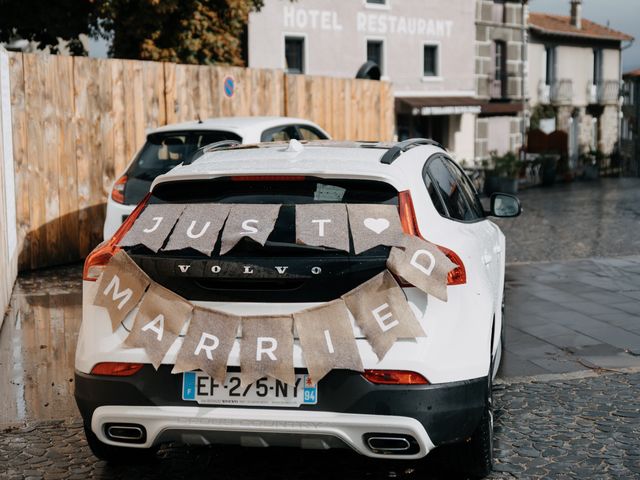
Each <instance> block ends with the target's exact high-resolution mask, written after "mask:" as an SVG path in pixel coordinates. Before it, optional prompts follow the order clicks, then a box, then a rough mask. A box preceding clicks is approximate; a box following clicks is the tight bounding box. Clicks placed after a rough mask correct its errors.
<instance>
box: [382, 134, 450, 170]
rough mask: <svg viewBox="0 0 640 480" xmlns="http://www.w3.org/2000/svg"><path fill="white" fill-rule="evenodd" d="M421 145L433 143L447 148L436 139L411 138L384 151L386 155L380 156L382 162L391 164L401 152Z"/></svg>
mask: <svg viewBox="0 0 640 480" xmlns="http://www.w3.org/2000/svg"><path fill="white" fill-rule="evenodd" d="M419 145H433V146H435V147H439V148H442V149H443V150H445V148H444V147H443V146H442V145H441V144H440V143H438V142H436V141H435V140H430V139H428V138H410V139H408V140H404V141H402V142H398V143H396V144H395V145H394V146H393V147H391V148H390V149H389V150H387V151H386V152H384V155H382V157H380V163H384V164H386V165H391V164H392V163H393V162H394V161H395V160H396V158H398V156H399V155H400V154H401V153H404V152H406V151H407V150H410V149H411V148H413V147H417V146H419Z"/></svg>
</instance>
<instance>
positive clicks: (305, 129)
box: [298, 125, 327, 140]
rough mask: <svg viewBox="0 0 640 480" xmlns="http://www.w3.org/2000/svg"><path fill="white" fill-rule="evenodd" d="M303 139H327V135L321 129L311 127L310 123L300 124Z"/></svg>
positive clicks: (299, 128)
mask: <svg viewBox="0 0 640 480" xmlns="http://www.w3.org/2000/svg"><path fill="white" fill-rule="evenodd" d="M298 130H299V131H300V137H302V138H301V140H326V139H327V137H326V136H325V135H323V134H322V133H321V132H320V131H319V130H317V129H315V128H313V127H310V126H308V125H299V126H298Z"/></svg>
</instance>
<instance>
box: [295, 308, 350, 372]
mask: <svg viewBox="0 0 640 480" xmlns="http://www.w3.org/2000/svg"><path fill="white" fill-rule="evenodd" d="M293 319H294V321H295V326H296V331H297V332H298V337H299V339H300V344H301V346H302V353H303V355H304V361H305V363H306V364H307V369H308V370H309V375H310V376H311V379H312V380H313V382H314V383H316V384H317V383H318V382H319V381H320V380H321V379H322V377H324V376H325V375H326V374H327V373H329V371H330V370H331V369H333V368H346V369H349V370H355V371H358V372H362V360H361V359H360V354H359V353H358V347H357V346H356V340H355V339H354V338H353V328H352V327H351V320H350V318H349V311H348V310H347V306H346V305H345V303H344V301H343V300H341V299H338V300H334V301H332V302H329V303H327V304H326V305H321V306H319V307H315V308H310V309H307V310H302V311H301V312H298V313H294V314H293Z"/></svg>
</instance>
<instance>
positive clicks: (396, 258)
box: [387, 235, 456, 302]
mask: <svg viewBox="0 0 640 480" xmlns="http://www.w3.org/2000/svg"><path fill="white" fill-rule="evenodd" d="M387 268H388V269H389V270H390V271H391V272H393V273H394V274H396V275H397V276H399V277H402V278H403V279H404V280H406V281H407V282H409V283H410V284H412V285H413V286H415V287H416V288H419V289H420V290H422V291H423V292H425V293H428V294H429V295H433V296H434V297H436V298H438V299H440V300H442V301H443V302H446V301H447V274H448V273H449V272H450V271H451V270H453V269H454V268H456V264H455V263H453V262H452V261H451V260H449V259H448V258H447V256H446V255H445V254H444V253H442V252H441V251H440V249H439V248H438V247H437V246H436V245H434V244H433V243H431V242H427V241H426V240H423V239H421V238H418V237H413V236H410V235H405V237H404V241H403V244H402V248H397V247H394V248H392V249H391V253H390V254H389V258H388V259H387Z"/></svg>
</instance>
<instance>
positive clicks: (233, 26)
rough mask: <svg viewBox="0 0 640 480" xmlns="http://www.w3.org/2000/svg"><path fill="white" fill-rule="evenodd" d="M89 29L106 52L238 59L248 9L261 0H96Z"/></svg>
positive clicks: (184, 59) (195, 60)
mask: <svg viewBox="0 0 640 480" xmlns="http://www.w3.org/2000/svg"><path fill="white" fill-rule="evenodd" d="M96 5H97V9H98V16H99V20H98V21H97V22H96V24H95V27H96V28H95V31H96V32H98V33H99V34H100V35H102V36H104V37H106V38H110V39H111V40H112V43H111V48H110V51H109V54H110V56H112V57H116V58H135V59H143V60H156V61H167V62H178V63H191V64H214V63H226V64H231V65H242V64H243V62H242V40H241V39H242V36H243V34H244V32H245V28H246V25H247V23H248V21H249V13H250V12H251V11H252V10H259V9H260V8H261V7H262V6H263V0H96Z"/></svg>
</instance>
